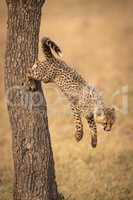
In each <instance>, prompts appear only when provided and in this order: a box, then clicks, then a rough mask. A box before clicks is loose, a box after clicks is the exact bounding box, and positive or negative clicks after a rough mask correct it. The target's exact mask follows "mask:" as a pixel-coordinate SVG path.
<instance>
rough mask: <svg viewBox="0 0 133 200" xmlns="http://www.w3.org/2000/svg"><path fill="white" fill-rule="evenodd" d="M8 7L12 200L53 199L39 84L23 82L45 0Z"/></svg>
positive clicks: (12, 2) (11, 1)
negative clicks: (34, 88) (34, 86)
mask: <svg viewBox="0 0 133 200" xmlns="http://www.w3.org/2000/svg"><path fill="white" fill-rule="evenodd" d="M6 3H7V7H8V29H7V48H6V64H5V88H6V93H7V105H8V112H9V118H10V122H11V128H12V144H13V145H12V146H13V159H14V200H55V199H57V186H56V181H55V172H54V161H53V154H52V149H51V142H50V134H49V128H48V120H47V109H46V101H45V98H44V96H43V92H42V89H41V84H40V83H36V84H37V91H36V92H31V91H26V90H25V89H24V87H22V83H23V82H25V81H26V72H27V70H28V68H29V67H31V66H32V65H33V63H34V61H35V59H36V58H37V54H38V40H39V39H38V38H39V28H40V19H41V8H42V6H43V3H44V0H6Z"/></svg>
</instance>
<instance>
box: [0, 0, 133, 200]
mask: <svg viewBox="0 0 133 200" xmlns="http://www.w3.org/2000/svg"><path fill="white" fill-rule="evenodd" d="M6 21H7V10H6V5H5V1H4V0H1V1H0V27H1V29H0V47H1V48H0V80H1V83H0V200H11V199H12V183H13V179H12V178H13V165H12V152H11V129H10V125H9V120H8V114H7V110H6V103H5V93H4V80H3V79H4V53H5V44H6V27H7V26H6ZM45 35H47V36H49V37H50V38H52V39H53V40H55V41H56V42H57V44H59V46H60V47H61V49H62V51H63V59H64V60H65V61H66V62H67V63H68V64H71V65H72V66H74V67H75V69H76V70H77V71H78V72H79V73H80V74H82V76H83V77H84V78H85V79H86V80H87V81H88V82H89V83H90V84H93V85H95V86H96V87H98V88H99V89H100V90H101V91H102V92H103V94H104V98H105V100H106V102H107V104H110V105H115V107H116V108H117V122H116V124H115V126H114V127H113V130H112V132H111V134H106V133H105V132H104V131H103V130H102V129H101V128H100V127H99V129H98V136H99V137H98V146H97V148H96V149H92V148H91V145H90V135H89V129H88V126H87V123H86V121H84V132H85V134H84V138H83V140H82V141H81V142H80V143H78V144H77V143H76V142H75V140H74V130H75V129H74V124H73V118H72V114H71V110H70V108H69V104H68V102H67V100H66V99H65V98H64V97H63V95H61V94H60V92H59V91H58V90H57V88H56V87H55V86H54V85H51V84H48V85H43V87H44V93H45V96H46V99H47V105H48V117H49V128H50V132H51V140H52V147H53V152H54V158H55V168H56V178H57V183H58V187H59V191H60V192H61V193H63V194H64V196H65V197H66V198H70V199H72V200H89V199H91V200H114V199H115V200H132V199H133V120H132V117H133V103H132V101H133V86H132V84H133V81H132V76H133V70H132V68H133V1H132V0H126V1H125V0H117V1H116V0H73V1H71V0H62V1H59V0H54V1H50V0H49V1H48V0H47V2H46V4H45V6H44V7H43V10H42V23H41V30H40V38H41V37H42V36H45ZM39 57H40V58H43V55H42V52H41V51H40V53H39Z"/></svg>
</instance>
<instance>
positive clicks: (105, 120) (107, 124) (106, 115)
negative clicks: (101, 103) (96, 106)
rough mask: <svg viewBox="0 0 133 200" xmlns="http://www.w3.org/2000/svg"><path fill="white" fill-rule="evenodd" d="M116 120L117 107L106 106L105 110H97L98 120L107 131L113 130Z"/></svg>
mask: <svg viewBox="0 0 133 200" xmlns="http://www.w3.org/2000/svg"><path fill="white" fill-rule="evenodd" d="M115 120H116V115H115V109H114V108H110V107H106V108H104V109H103V110H97V112H96V122H97V123H99V124H101V125H102V126H103V129H104V130H105V131H111V128H112V126H113V124H114V122H115Z"/></svg>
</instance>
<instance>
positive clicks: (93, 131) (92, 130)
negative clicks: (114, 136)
mask: <svg viewBox="0 0 133 200" xmlns="http://www.w3.org/2000/svg"><path fill="white" fill-rule="evenodd" d="M86 119H87V122H88V124H89V128H90V133H91V145H92V147H93V148H95V147H96V146H97V127H96V123H95V119H94V114H93V113H91V114H90V115H88V116H87V117H86Z"/></svg>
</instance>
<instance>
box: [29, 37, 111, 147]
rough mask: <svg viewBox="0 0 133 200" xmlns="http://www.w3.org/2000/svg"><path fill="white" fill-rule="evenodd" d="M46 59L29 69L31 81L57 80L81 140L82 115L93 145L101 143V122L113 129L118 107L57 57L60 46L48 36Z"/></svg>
mask: <svg viewBox="0 0 133 200" xmlns="http://www.w3.org/2000/svg"><path fill="white" fill-rule="evenodd" d="M42 50H43V53H44V55H45V59H44V60H43V61H37V62H35V64H34V65H33V67H32V68H31V69H30V70H29V73H28V79H29V80H33V79H35V80H39V81H43V82H44V83H49V82H53V83H55V84H56V85H57V87H58V88H59V89H60V90H61V91H62V93H63V94H64V95H65V96H66V97H67V99H68V101H69V102H70V105H71V109H72V113H73V117H74V121H75V129H76V130H75V138H76V140H77V141H78V142H79V141H80V140H81V139H82V137H83V124H82V117H85V118H86V120H87V122H88V124H89V129H90V133H91V145H92V147H96V145H97V126H96V124H97V123H100V124H101V125H102V126H103V128H104V130H105V131H111V128H112V125H113V124H114V122H115V109H114V108H111V107H106V106H105V104H104V101H103V98H102V96H101V95H100V93H99V92H98V90H97V89H96V88H95V87H93V86H91V85H89V84H88V83H87V82H86V81H85V80H84V79H83V78H82V76H81V75H79V74H78V73H77V71H76V70H75V69H73V68H71V67H70V66H68V65H67V64H66V63H65V62H64V61H63V60H61V59H58V58H56V57H55V56H54V55H53V53H52V50H53V51H55V53H57V55H58V56H60V55H61V50H60V48H59V47H58V46H57V45H56V43H55V42H53V41H52V40H50V39H49V38H47V37H44V38H43V39H42Z"/></svg>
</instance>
